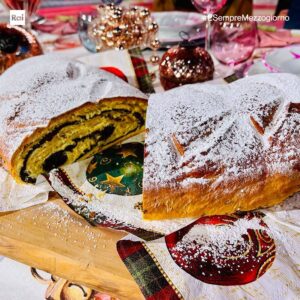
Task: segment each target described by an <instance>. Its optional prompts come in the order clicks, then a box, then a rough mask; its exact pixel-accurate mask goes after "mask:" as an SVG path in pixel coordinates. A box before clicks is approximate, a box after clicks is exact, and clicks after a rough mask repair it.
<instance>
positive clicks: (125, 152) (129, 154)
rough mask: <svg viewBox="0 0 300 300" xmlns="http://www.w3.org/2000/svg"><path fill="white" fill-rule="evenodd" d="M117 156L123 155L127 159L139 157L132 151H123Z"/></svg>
mask: <svg viewBox="0 0 300 300" xmlns="http://www.w3.org/2000/svg"><path fill="white" fill-rule="evenodd" d="M117 154H120V155H122V157H123V158H126V157H128V156H135V157H137V155H136V154H135V152H134V151H133V150H132V149H123V150H121V151H120V152H118V153H117Z"/></svg>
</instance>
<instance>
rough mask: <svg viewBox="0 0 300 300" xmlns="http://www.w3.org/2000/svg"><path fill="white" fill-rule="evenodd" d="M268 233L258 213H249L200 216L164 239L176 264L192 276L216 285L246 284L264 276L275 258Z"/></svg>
mask: <svg viewBox="0 0 300 300" xmlns="http://www.w3.org/2000/svg"><path fill="white" fill-rule="evenodd" d="M248 224H249V228H248ZM251 224H256V226H255V225H252V228H251ZM207 225H209V226H208V227H207ZM245 226H246V227H245ZM247 228H248V229H247ZM254 228H255V229H254ZM214 232H215V233H218V232H219V233H221V232H223V234H219V235H216V234H215V235H214V234H213V233H214ZM268 232H269V231H268V227H267V225H266V224H265V223H264V222H263V220H262V219H261V216H260V215H259V214H256V213H246V214H244V215H242V216H240V217H237V216H213V217H203V218H200V219H199V220H197V221H196V222H194V223H193V224H191V225H189V226H187V227H185V228H183V229H181V230H179V231H177V232H175V233H172V234H170V235H168V236H166V238H165V241H166V244H167V247H168V250H169V252H170V254H171V256H172V258H173V259H174V261H175V262H176V264H177V265H178V266H179V267H180V268H182V269H183V270H184V271H186V272H187V273H189V274H190V275H192V276H193V277H195V278H197V279H199V280H201V281H203V282H205V283H209V284H215V285H225V286H229V285H243V284H247V283H250V282H252V281H255V280H256V279H258V278H259V277H261V276H262V275H263V274H264V273H265V272H266V271H267V270H268V269H269V268H270V266H271V265H272V263H273V261H274V259H275V242H274V240H273V238H272V237H271V236H270V235H269V233H268ZM241 233H242V234H241ZM240 234H241V235H240ZM222 239H223V240H222Z"/></svg>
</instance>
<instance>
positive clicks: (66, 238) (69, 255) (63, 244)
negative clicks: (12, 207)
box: [0, 197, 144, 300]
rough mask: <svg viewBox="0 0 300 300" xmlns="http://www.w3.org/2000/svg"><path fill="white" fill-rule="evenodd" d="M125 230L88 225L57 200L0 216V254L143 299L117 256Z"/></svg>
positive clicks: (100, 288)
mask: <svg viewBox="0 0 300 300" xmlns="http://www.w3.org/2000/svg"><path fill="white" fill-rule="evenodd" d="M125 235H126V234H125V233H122V232H118V231H113V230H110V229H105V228H96V227H93V226H91V225H89V224H88V223H87V222H86V221H85V220H84V219H83V218H81V217H80V216H78V215H77V214H75V213H74V212H73V211H72V210H71V209H70V208H69V207H68V206H67V205H66V204H65V203H64V202H63V201H62V200H61V199H59V198H57V197H56V198H53V200H51V201H48V202H47V203H44V204H41V205H37V206H34V207H30V208H27V209H24V210H21V211H17V212H13V213H8V214H1V215H0V254H1V255H4V256H7V257H10V258H12V259H14V260H17V261H19V262H22V263H25V264H27V265H29V266H32V267H35V268H37V269H41V270H44V271H47V272H49V273H51V274H54V275H57V276H59V277H61V278H65V279H67V280H69V281H71V282H74V283H79V284H83V285H85V286H87V287H90V288H93V289H95V290H97V291H101V292H104V293H108V294H109V295H111V296H114V297H117V298H119V299H130V300H134V299H144V297H143V295H142V293H141V291H140V290H139V288H138V286H137V284H136V283H135V282H134V280H133V279H132V277H131V275H130V273H129V272H128V270H127V269H126V267H125V265H124V264H123V262H122V261H121V259H120V257H119V255H118V253H117V250H116V242H117V241H118V240H119V239H121V238H122V237H124V236H125Z"/></svg>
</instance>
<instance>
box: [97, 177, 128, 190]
mask: <svg viewBox="0 0 300 300" xmlns="http://www.w3.org/2000/svg"><path fill="white" fill-rule="evenodd" d="M105 175H106V180H104V181H101V183H104V184H107V185H109V187H110V189H111V190H112V191H113V190H114V189H115V188H117V187H125V185H123V184H122V183H121V181H122V179H123V177H124V175H121V176H117V177H113V176H111V175H109V174H108V173H105Z"/></svg>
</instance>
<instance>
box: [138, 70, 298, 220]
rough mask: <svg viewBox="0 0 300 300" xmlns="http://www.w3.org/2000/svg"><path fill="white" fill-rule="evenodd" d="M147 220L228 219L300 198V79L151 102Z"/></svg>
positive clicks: (181, 91) (176, 94) (175, 94)
mask: <svg viewBox="0 0 300 300" xmlns="http://www.w3.org/2000/svg"><path fill="white" fill-rule="evenodd" d="M146 127H147V137H146V148H145V161H144V180H143V181H144V182H143V189H144V194H143V210H144V218H146V219H151V220H152V219H153V220H154V219H164V218H177V217H194V216H202V215H215V214H220V215H222V214H229V213H233V212H235V211H238V210H242V211H247V210H253V209H256V208H260V207H267V206H272V205H275V204H277V203H279V202H281V201H283V200H285V199H286V198H287V197H288V196H290V195H292V194H293V193H295V192H297V191H299V190H300V146H299V145H300V79H299V78H298V77H296V76H294V75H288V74H268V75H258V76H253V77H249V78H245V79H242V80H239V81H236V82H234V83H232V84H229V85H209V84H203V85H197V84H196V85H189V86H184V87H180V88H177V89H174V90H171V91H169V92H166V93H163V94H156V95H153V96H151V97H150V100H149V107H148V111H147V123H146Z"/></svg>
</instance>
